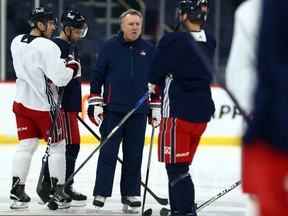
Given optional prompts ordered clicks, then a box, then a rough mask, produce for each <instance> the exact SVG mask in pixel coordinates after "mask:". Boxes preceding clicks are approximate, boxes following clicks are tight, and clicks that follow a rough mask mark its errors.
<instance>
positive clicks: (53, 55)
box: [11, 34, 73, 111]
mask: <svg viewBox="0 0 288 216" xmlns="http://www.w3.org/2000/svg"><path fill="white" fill-rule="evenodd" d="M11 53H12V58H13V66H14V69H15V73H16V76H17V80H16V88H17V90H16V96H15V101H16V102H17V103H21V104H22V105H23V106H25V107H26V108H29V109H33V110H38V111H49V110H50V108H51V106H52V105H55V104H56V102H57V99H58V93H57V89H56V86H58V87H61V86H66V85H67V83H68V82H69V81H70V80H71V78H72V76H73V70H72V69H70V68H67V67H66V63H65V60H64V59H61V58H60V56H61V51H60V49H59V47H58V46H57V45H56V44H55V43H54V42H52V41H51V40H49V39H46V38H43V37H35V36H31V35H28V34H22V35H18V36H17V37H15V38H14V39H13V41H12V43H11Z"/></svg>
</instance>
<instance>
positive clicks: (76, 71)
mask: <svg viewBox="0 0 288 216" xmlns="http://www.w3.org/2000/svg"><path fill="white" fill-rule="evenodd" d="M66 67H68V68H71V69H72V70H73V78H74V79H75V78H78V77H80V76H81V66H80V64H79V62H77V61H75V60H74V59H71V60H69V61H68V62H67V65H66Z"/></svg>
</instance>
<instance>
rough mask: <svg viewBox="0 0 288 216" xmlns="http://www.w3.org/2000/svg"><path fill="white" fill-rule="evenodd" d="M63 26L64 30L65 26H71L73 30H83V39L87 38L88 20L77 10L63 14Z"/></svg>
mask: <svg viewBox="0 0 288 216" xmlns="http://www.w3.org/2000/svg"><path fill="white" fill-rule="evenodd" d="M61 25H62V27H63V29H64V28H65V26H69V27H70V29H71V30H73V28H77V29H82V30H83V33H82V36H81V37H85V35H86V33H87V31H88V25H87V23H86V18H85V17H84V16H83V15H82V14H81V13H80V12H79V11H77V10H75V9H72V10H69V11H67V12H66V13H63V14H62V16H61Z"/></svg>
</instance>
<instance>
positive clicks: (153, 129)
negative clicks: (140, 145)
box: [141, 121, 155, 216]
mask: <svg viewBox="0 0 288 216" xmlns="http://www.w3.org/2000/svg"><path fill="white" fill-rule="evenodd" d="M151 125H152V134H151V140H150V146H149V155H148V163H147V172H146V179H145V187H144V195H143V201H142V214H141V215H142V216H143V215H152V209H148V210H146V211H145V213H144V207H145V201H146V193H147V187H148V177H149V171H150V163H151V154H152V147H153V141H154V131H155V127H154V126H153V121H152V122H151ZM150 213H151V214H150Z"/></svg>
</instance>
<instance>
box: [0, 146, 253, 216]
mask: <svg viewBox="0 0 288 216" xmlns="http://www.w3.org/2000/svg"><path fill="white" fill-rule="evenodd" d="M16 147H17V145H15V144H9V145H8V144H7V145H6V144H0V164H1V166H0V173H1V175H0V215H110V216H113V215H141V214H140V213H138V214H127V213H123V211H122V204H121V195H120V189H119V183H120V172H121V164H120V163H119V162H118V164H117V170H116V174H115V178H114V186H113V194H112V197H110V198H108V199H107V200H106V203H105V206H104V207H103V208H102V209H101V210H98V211H96V209H95V207H94V206H93V205H92V202H93V195H92V192H93V187H94V180H95V172H96V164H97V158H98V152H96V153H95V154H94V155H93V157H92V158H91V159H90V160H89V161H88V163H87V164H86V165H85V166H84V167H83V168H82V169H81V170H80V171H79V172H78V173H77V174H76V176H75V178H74V179H75V183H74V188H75V189H76V190H77V191H79V192H81V193H83V194H86V195H87V196H88V201H87V206H85V207H71V208H70V209H65V210H56V211H51V210H49V209H48V207H47V206H43V205H39V204H38V201H39V198H38V195H37V194H36V185H37V181H38V177H39V172H40V167H41V160H42V157H43V155H44V152H45V145H43V144H42V145H39V148H38V150H37V151H36V153H35V155H34V157H33V160H32V165H31V169H30V173H29V175H28V178H27V182H26V192H27V193H28V194H29V196H30V197H31V202H30V204H29V208H28V209H23V210H11V209H10V207H9V206H10V199H9V194H10V189H11V166H12V159H13V155H14V152H15V149H16ZM96 147H97V145H93V144H84V145H82V146H81V149H80V153H79V157H78V161H77V165H76V166H77V167H78V166H79V165H80V164H82V163H83V161H84V160H86V158H88V156H89V155H90V154H91V153H92V152H93V150H95V149H96ZM148 153H149V146H148V145H147V146H145V148H144V155H143V163H142V181H143V182H145V178H146V171H147V162H148ZM240 154H241V149H240V147H233V146H201V145H200V146H199V148H198V151H197V153H196V155H195V158H194V162H193V164H192V166H190V174H191V176H192V178H193V181H194V184H195V191H196V203H197V204H198V206H199V205H201V204H202V203H204V202H206V201H207V200H209V199H210V198H212V197H214V196H216V195H217V194H218V193H220V192H221V191H223V190H225V189H227V188H229V187H230V186H231V185H232V184H234V183H236V182H237V181H238V180H239V179H240ZM119 158H122V156H121V152H120V153H119ZM148 187H149V188H150V189H151V190H152V191H153V192H154V193H155V194H156V195H157V196H159V197H161V198H168V191H167V175H166V171H165V167H164V164H162V163H159V162H158V161H157V146H156V145H154V146H153V150H152V158H151V164H150V173H149V182H148ZM143 191H144V189H143V187H142V195H143ZM139 199H140V200H141V201H142V199H143V197H139ZM246 201H247V197H246V196H245V195H244V194H243V193H242V192H241V185H240V186H238V187H236V188H234V189H233V190H231V191H230V192H229V193H227V194H225V195H224V196H222V197H221V198H219V199H218V200H216V201H215V202H213V203H211V204H210V205H208V206H207V207H205V208H203V209H202V210H201V211H199V212H198V216H244V215H246V214H245V213H246V211H247V210H246V207H245V205H246ZM162 207H167V208H169V205H167V206H161V205H160V204H158V203H157V201H156V200H155V199H154V198H153V197H152V196H151V195H150V194H149V193H148V192H147V196H146V203H145V210H147V209H148V208H151V209H152V210H153V214H152V215H159V212H160V209H161V208H162ZM140 210H141V209H140Z"/></svg>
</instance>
